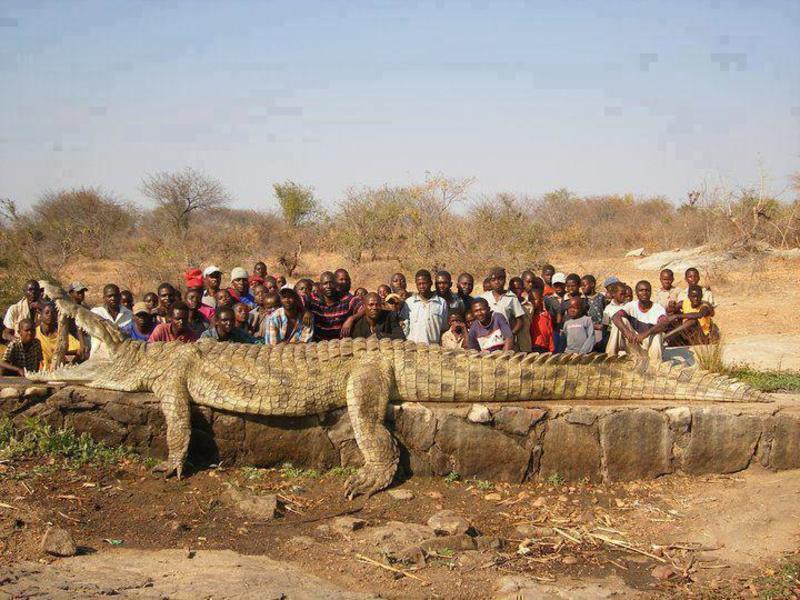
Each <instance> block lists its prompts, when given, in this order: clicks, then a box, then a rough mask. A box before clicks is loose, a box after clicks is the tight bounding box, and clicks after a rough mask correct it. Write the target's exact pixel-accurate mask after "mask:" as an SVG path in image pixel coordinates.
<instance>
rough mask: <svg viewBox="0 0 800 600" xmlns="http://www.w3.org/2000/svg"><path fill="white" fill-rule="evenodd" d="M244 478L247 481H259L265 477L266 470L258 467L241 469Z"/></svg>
mask: <svg viewBox="0 0 800 600" xmlns="http://www.w3.org/2000/svg"><path fill="white" fill-rule="evenodd" d="M240 472H241V474H242V477H243V478H244V479H245V480H247V481H258V480H259V479H263V477H264V469H259V468H257V467H242V468H241V469H240Z"/></svg>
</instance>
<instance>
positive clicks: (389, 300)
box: [384, 294, 403, 304]
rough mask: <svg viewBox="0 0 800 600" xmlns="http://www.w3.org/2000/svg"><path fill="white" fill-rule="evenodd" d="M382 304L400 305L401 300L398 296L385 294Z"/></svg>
mask: <svg viewBox="0 0 800 600" xmlns="http://www.w3.org/2000/svg"><path fill="white" fill-rule="evenodd" d="M384 302H386V304H395V303H398V304H402V302H403V299H402V298H401V297H400V294H386V298H385V299H384Z"/></svg>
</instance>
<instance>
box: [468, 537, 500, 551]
mask: <svg viewBox="0 0 800 600" xmlns="http://www.w3.org/2000/svg"><path fill="white" fill-rule="evenodd" d="M473 539H474V540H475V543H476V544H478V549H479V550H502V549H503V547H504V546H505V540H503V538H499V537H497V536H492V535H490V536H483V535H481V536H478V537H476V538H473Z"/></svg>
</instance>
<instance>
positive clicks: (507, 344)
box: [503, 319, 519, 350]
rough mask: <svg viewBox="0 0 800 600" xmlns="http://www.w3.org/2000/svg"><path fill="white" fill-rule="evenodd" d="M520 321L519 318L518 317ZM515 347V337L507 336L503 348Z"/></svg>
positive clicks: (511, 348)
mask: <svg viewBox="0 0 800 600" xmlns="http://www.w3.org/2000/svg"><path fill="white" fill-rule="evenodd" d="M517 321H519V319H517ZM513 349H514V338H513V337H510V338H506V339H505V341H504V342H503V350H513Z"/></svg>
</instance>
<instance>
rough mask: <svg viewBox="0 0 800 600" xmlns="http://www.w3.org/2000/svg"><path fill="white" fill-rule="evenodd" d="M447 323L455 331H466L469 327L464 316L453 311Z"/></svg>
mask: <svg viewBox="0 0 800 600" xmlns="http://www.w3.org/2000/svg"><path fill="white" fill-rule="evenodd" d="M447 325H448V326H449V327H450V331H452V332H453V333H464V331H465V330H466V328H467V323H466V322H465V321H464V317H462V316H461V313H451V314H450V316H449V317H447Z"/></svg>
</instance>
